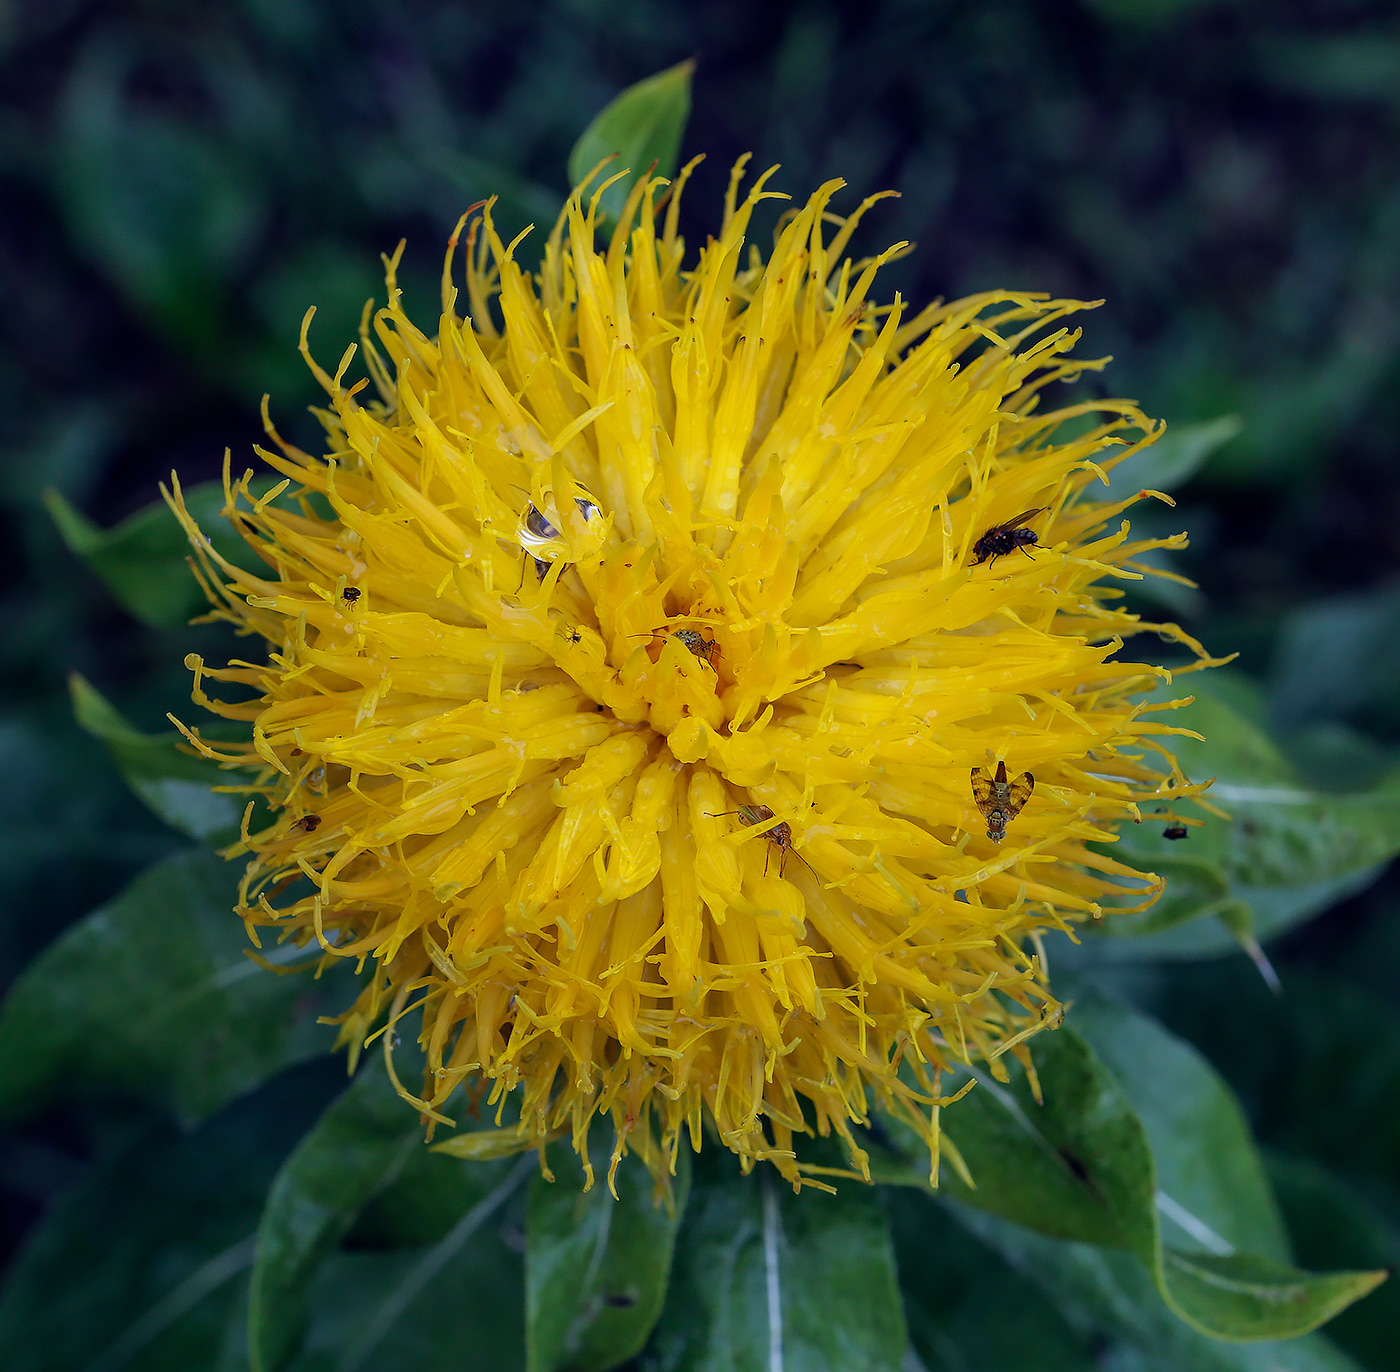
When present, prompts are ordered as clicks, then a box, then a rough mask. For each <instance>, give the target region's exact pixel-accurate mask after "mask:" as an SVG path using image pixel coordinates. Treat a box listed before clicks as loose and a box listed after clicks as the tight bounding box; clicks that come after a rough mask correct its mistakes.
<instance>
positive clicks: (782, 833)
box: [705, 805, 817, 876]
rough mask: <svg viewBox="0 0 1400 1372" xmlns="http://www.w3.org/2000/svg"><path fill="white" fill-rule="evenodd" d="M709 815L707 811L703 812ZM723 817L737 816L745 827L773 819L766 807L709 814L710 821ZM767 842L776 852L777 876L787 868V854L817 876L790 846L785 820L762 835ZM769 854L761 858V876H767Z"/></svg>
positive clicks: (790, 829) (751, 807)
mask: <svg viewBox="0 0 1400 1372" xmlns="http://www.w3.org/2000/svg"><path fill="white" fill-rule="evenodd" d="M705 813H706V814H709V813H710V812H709V811H708V810H707V811H706V812H705ZM725 815H738V816H739V823H740V824H743V825H745V826H748V825H751V824H766V823H767V822H768V821H769V820H770V819H772V818H773V812H772V810H770V809H769V808H768V807H767V806H766V805H741V806H740V807H739V808H738V809H737V810H721V811H720V812H719V814H717V815H715V814H711V815H710V818H711V819H722V818H723V817H724V816H725ZM763 837H764V838H765V839H767V840H768V843H769V846H770V849H771V848H776V849H777V850H778V875H779V876H782V875H783V874H784V871H785V869H786V867H787V859H788V854H789V853H791V854H792V855H793V856H794V857H796V859H797V860H798V861H799V862H800V863H801V864H802V865H803V866H804V867H805V868H806V869H807V870H808V871H809V872H811V874H812V875H813V876H816V875H817V871H816V868H815V867H813V866H812V864H811V863H810V862H808V861H807V859H806V858H805V857H803V856H802V854H801V853H799V852H798V851H797V849H795V848H794V847H793V846H792V826H791V825H790V824H789V823H788V822H787V821H786V820H785V819H780V820H779V821H778V822H777V823H776V824H775V825H773V826H772V828H770V829H769V830H767V832H766V833H765V834H764V835H763ZM770 855H771V853H765V854H764V856H763V875H764V876H767V875H768V859H769V856H770Z"/></svg>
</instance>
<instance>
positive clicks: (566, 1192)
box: [525, 1143, 690, 1372]
mask: <svg viewBox="0 0 1400 1372" xmlns="http://www.w3.org/2000/svg"><path fill="white" fill-rule="evenodd" d="M594 1167H595V1169H596V1171H597V1174H598V1177H599V1179H600V1180H599V1181H598V1182H597V1183H596V1184H595V1185H594V1186H593V1187H592V1189H591V1190H588V1191H585V1190H584V1189H583V1185H584V1170H583V1164H582V1162H581V1161H580V1159H579V1157H578V1155H577V1154H576V1153H575V1152H574V1150H573V1148H572V1147H570V1146H569V1145H568V1144H562V1143H561V1144H555V1145H554V1146H553V1147H552V1148H551V1150H550V1168H551V1170H552V1171H553V1172H554V1177H555V1179H554V1181H553V1182H549V1181H546V1180H545V1178H544V1177H543V1176H541V1175H537V1176H536V1177H535V1178H534V1179H533V1180H532V1182H531V1183H530V1209H529V1218H528V1220H527V1224H526V1236H527V1240H528V1247H527V1248H526V1250H525V1295H526V1317H525V1319H526V1322H525V1348H526V1366H527V1368H529V1372H556V1369H561V1370H562V1369H568V1372H607V1369H608V1368H612V1367H616V1366H618V1364H619V1363H623V1362H626V1361H627V1359H628V1358H630V1357H631V1356H632V1355H633V1354H634V1353H636V1352H638V1351H639V1350H640V1348H641V1347H642V1345H643V1344H644V1343H645V1342H646V1340H647V1335H648V1334H650V1333H651V1330H652V1326H653V1325H654V1324H655V1323H656V1319H657V1316H658V1315H659V1314H660V1313H661V1303H662V1301H663V1300H664V1298H665V1295H666V1283H667V1281H668V1279H669V1277H670V1273H671V1254H672V1250H673V1248H674V1246H675V1241H676V1228H677V1225H678V1224H679V1216H680V1213H681V1212H682V1211H683V1210H684V1208H685V1202H686V1196H687V1193H688V1191H689V1174H690V1160H689V1157H688V1155H687V1154H685V1153H684V1152H682V1153H681V1154H680V1155H679V1157H678V1159H677V1177H676V1181H675V1184H674V1186H673V1194H672V1196H670V1197H668V1198H666V1200H668V1201H669V1202H670V1204H669V1206H668V1205H667V1204H665V1203H661V1198H659V1197H657V1196H656V1194H655V1185H654V1183H653V1182H652V1179H651V1174H650V1173H649V1172H648V1171H647V1169H646V1167H645V1166H644V1165H643V1163H642V1162H641V1161H640V1159H638V1158H637V1157H636V1156H635V1155H629V1156H628V1157H625V1158H623V1159H622V1161H621V1163H619V1165H618V1169H617V1174H616V1178H615V1185H616V1188H617V1195H616V1196H613V1194H612V1193H611V1192H610V1191H609V1189H608V1186H607V1184H606V1183H605V1181H603V1180H602V1179H603V1178H606V1176H607V1168H608V1160H607V1157H606V1155H603V1156H600V1157H597V1158H595V1159H594Z"/></svg>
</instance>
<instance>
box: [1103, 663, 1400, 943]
mask: <svg viewBox="0 0 1400 1372" xmlns="http://www.w3.org/2000/svg"><path fill="white" fill-rule="evenodd" d="M1214 675H1216V674H1211V676H1214ZM1220 675H1221V676H1222V677H1223V678H1224V679H1223V680H1222V681H1220V682H1215V681H1212V680H1211V678H1210V677H1209V676H1208V677H1205V678H1200V679H1199V680H1200V684H1201V687H1202V688H1203V691H1204V692H1208V693H1203V694H1201V695H1199V696H1198V697H1197V698H1196V699H1195V700H1194V701H1193V702H1192V703H1191V704H1190V705H1187V706H1185V707H1183V708H1182V709H1179V710H1173V711H1171V712H1170V713H1169V714H1167V715H1165V716H1163V718H1165V719H1166V721H1167V722H1169V723H1171V724H1172V725H1174V726H1177V727H1181V728H1186V729H1193V730H1195V731H1196V732H1198V733H1200V734H1202V735H1203V736H1204V741H1203V742H1202V741H1200V740H1197V739H1191V738H1173V739H1170V740H1169V742H1170V746H1171V747H1172V749H1173V751H1174V752H1175V754H1176V757H1177V760H1178V762H1179V763H1180V764H1181V767H1182V770H1183V771H1184V772H1185V773H1186V775H1187V776H1188V777H1189V778H1190V779H1191V780H1193V781H1207V780H1210V779H1211V778H1212V777H1213V778H1215V785H1214V786H1213V787H1212V788H1211V790H1210V792H1209V799H1210V800H1211V801H1212V802H1213V803H1214V804H1216V805H1218V806H1220V807H1221V808H1223V809H1224V810H1226V811H1228V813H1229V815H1230V818H1229V819H1221V818H1219V817H1216V816H1213V815H1207V816H1205V817H1204V820H1205V822H1204V824H1203V825H1202V826H1200V827H1193V828H1192V829H1191V830H1190V833H1189V836H1188V837H1187V838H1186V839H1184V840H1176V841H1173V840H1168V839H1167V838H1166V837H1165V832H1164V827H1163V825H1162V824H1161V823H1160V822H1154V821H1153V819H1152V817H1151V815H1148V816H1147V817H1145V818H1144V820H1143V823H1141V824H1139V825H1132V826H1128V825H1125V826H1123V828H1122V829H1121V830H1120V837H1119V841H1118V842H1117V843H1116V844H1112V845H1109V847H1108V849H1107V851H1109V852H1111V853H1112V854H1113V856H1114V857H1117V858H1119V859H1121V860H1122V861H1124V862H1127V863H1130V864H1131V865H1132V866H1134V867H1137V868H1138V869H1139V870H1141V871H1153V870H1157V869H1158V868H1159V867H1160V868H1161V870H1162V874H1163V875H1165V876H1166V877H1167V878H1168V884H1167V892H1166V896H1165V897H1164V906H1163V909H1162V912H1161V914H1160V915H1156V916H1154V915H1153V914H1152V913H1150V912H1149V913H1147V914H1146V915H1144V916H1136V917H1130V918H1126V919H1122V920H1118V919H1107V920H1104V921H1103V922H1102V924H1101V925H1099V926H1095V927H1094V929H1093V930H1092V935H1093V937H1092V938H1091V939H1088V940H1086V946H1087V947H1088V948H1089V950H1090V952H1091V954H1100V953H1103V952H1105V949H1106V947H1108V948H1111V949H1112V951H1111V953H1109V956H1112V957H1116V958H1131V959H1141V958H1151V957H1181V956H1202V955H1209V954H1214V953H1221V952H1225V951H1228V950H1230V949H1231V948H1233V947H1234V946H1236V938H1235V935H1234V934H1233V933H1232V932H1231V930H1230V928H1229V927H1228V924H1227V923H1225V922H1221V921H1217V920H1202V919H1200V918H1199V917H1200V916H1203V915H1207V914H1219V913H1228V907H1231V906H1237V907H1242V908H1244V909H1247V910H1248V911H1249V913H1250V920H1251V922H1252V925H1253V929H1254V935H1255V937H1257V938H1261V939H1262V938H1265V937H1268V936H1271V935H1274V934H1277V933H1280V932H1282V931H1283V930H1284V929H1287V928H1289V927H1291V926H1292V925H1294V924H1297V923H1299V922H1301V921H1302V920H1305V919H1307V918H1309V917H1310V916H1311V915H1314V914H1317V913H1318V912H1320V911H1321V910H1324V909H1326V908H1328V906H1329V905H1331V904H1332V903H1334V902H1335V901H1336V900H1338V899H1340V898H1341V897H1342V896H1344V895H1349V894H1351V893H1352V892H1354V891H1356V890H1359V889H1362V888H1364V887H1365V886H1366V885H1367V884H1369V882H1370V881H1371V880H1373V879H1374V877H1375V875H1376V873H1377V872H1378V870H1379V867H1380V865H1381V864H1383V863H1385V862H1387V861H1389V860H1390V859H1391V858H1392V857H1394V856H1395V855H1396V854H1397V853H1400V781H1397V780H1396V779H1391V780H1389V781H1387V782H1385V783H1383V784H1382V785H1380V786H1379V787H1376V788H1374V789H1372V790H1370V791H1365V792H1361V793H1354V794H1342V795H1339V794H1336V793H1334V792H1330V791H1321V790H1317V789H1314V788H1312V787H1310V786H1308V785H1307V784H1306V783H1305V782H1304V781H1303V780H1302V779H1301V778H1300V777H1299V776H1298V773H1297V772H1296V770H1295V769H1294V768H1293V767H1292V765H1291V764H1290V763H1289V762H1288V761H1287V760H1286V759H1285V758H1284V757H1283V756H1282V755H1281V754H1280V752H1279V750H1278V748H1277V747H1276V746H1275V745H1274V743H1273V741H1272V740H1271V739H1270V738H1269V737H1268V735H1267V734H1265V733H1264V732H1263V730H1261V729H1260V728H1258V727H1257V726H1256V725H1254V724H1253V723H1251V722H1250V720H1248V719H1247V718H1245V716H1244V715H1242V714H1241V713H1240V712H1239V710H1238V709H1236V708H1234V706H1232V705H1231V704H1230V703H1227V701H1226V700H1225V699H1222V698H1219V695H1218V694H1217V693H1220V694H1224V691H1225V690H1229V687H1230V681H1229V677H1228V674H1220ZM1194 680H1196V679H1193V681H1194ZM1222 688H1223V689H1222ZM1180 690H1181V688H1180V687H1179V686H1178V687H1167V688H1164V689H1163V690H1161V691H1159V692H1158V698H1160V699H1170V698H1171V697H1172V696H1173V695H1179V694H1180ZM1184 808H1185V809H1186V810H1187V811H1188V812H1189V811H1190V809H1191V808H1192V807H1190V806H1186V807H1184ZM1183 864H1184V865H1183ZM1143 935H1145V937H1143ZM1125 936H1131V937H1125ZM1120 939H1121V941H1119V940H1120ZM1115 945H1116V946H1115Z"/></svg>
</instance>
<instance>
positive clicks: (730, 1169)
mask: <svg viewBox="0 0 1400 1372" xmlns="http://www.w3.org/2000/svg"><path fill="white" fill-rule="evenodd" d="M905 1351H906V1338H905V1329H904V1316H903V1311H902V1308H901V1305H900V1299H899V1291H898V1287H897V1284H896V1279H895V1270H894V1255H893V1250H892V1248H891V1245H890V1235H889V1225H888V1222H887V1220H886V1218H885V1212H884V1208H883V1206H882V1204H881V1201H880V1196H879V1193H878V1192H877V1191H876V1190H875V1189H874V1188H873V1187H869V1186H865V1185H863V1184H862V1183H860V1182H858V1181H843V1182H841V1183H840V1190H839V1191H838V1192H837V1194H836V1195H824V1194H822V1193H821V1192H816V1191H812V1190H810V1189H804V1190H803V1192H802V1193H801V1194H800V1195H793V1193H792V1191H791V1189H790V1188H789V1187H788V1186H787V1185H786V1183H784V1182H783V1181H782V1180H781V1179H780V1178H779V1177H778V1175H777V1174H776V1173H775V1172H773V1171H772V1170H771V1169H770V1168H768V1167H766V1166H760V1167H758V1168H755V1170H754V1171H753V1172H752V1173H751V1174H750V1175H749V1176H747V1177H745V1176H741V1175H740V1174H739V1169H738V1165H737V1163H736V1162H735V1160H734V1159H733V1158H732V1157H729V1156H728V1155H725V1154H722V1153H721V1150H719V1149H715V1148H706V1149H705V1151H704V1152H702V1153H701V1155H700V1158H699V1160H698V1161H697V1162H696V1164H695V1174H694V1180H693V1182H692V1186H691V1193H690V1204H689V1205H688V1206H687V1208H686V1213H685V1217H684V1220H683V1222H682V1225H681V1232H680V1234H679V1236H678V1238H677V1240H676V1262H675V1269H674V1272H673V1274H672V1278H671V1287H670V1291H669V1292H668V1293H667V1297H666V1305H665V1308H664V1309H663V1311H662V1315H661V1320H660V1322H659V1323H658V1325H657V1328H656V1333H655V1334H654V1335H653V1337H652V1340H651V1343H650V1345H649V1346H648V1349H647V1352H646V1353H645V1354H644V1355H643V1360H642V1366H643V1367H644V1368H645V1369H647V1372H735V1369H740V1368H745V1369H747V1368H775V1367H779V1366H781V1367H782V1368H783V1372H831V1369H834V1368H860V1369H862V1372H898V1369H900V1368H901V1367H902V1366H903V1360H904V1356H905Z"/></svg>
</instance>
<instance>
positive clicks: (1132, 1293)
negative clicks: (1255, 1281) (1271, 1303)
mask: <svg viewBox="0 0 1400 1372" xmlns="http://www.w3.org/2000/svg"><path fill="white" fill-rule="evenodd" d="M952 1208H953V1210H954V1213H955V1214H956V1217H957V1219H958V1221H959V1223H961V1224H963V1225H964V1226H966V1227H967V1228H968V1229H969V1230H970V1231H971V1232H972V1233H973V1234H975V1235H976V1236H977V1237H978V1238H979V1239H981V1240H982V1241H983V1242H984V1243H986V1244H987V1245H988V1246H989V1247H991V1248H993V1249H995V1250H996V1251H997V1252H998V1253H1000V1254H1001V1256H1002V1257H1003V1258H1004V1259H1005V1260H1006V1261H1007V1262H1008V1263H1010V1264H1011V1266H1012V1267H1014V1268H1015V1269H1016V1270H1017V1271H1018V1272H1022V1273H1024V1274H1025V1275H1026V1276H1027V1277H1029V1278H1030V1279H1031V1280H1032V1281H1034V1282H1036V1283H1037V1284H1038V1285H1039V1286H1041V1287H1042V1288H1044V1290H1045V1291H1046V1293H1047V1294H1048V1295H1049V1296H1050V1298H1051V1299H1052V1300H1053V1301H1054V1303H1055V1305H1056V1307H1057V1308H1058V1309H1059V1310H1060V1311H1061V1312H1063V1314H1064V1315H1065V1316H1066V1318H1068V1319H1069V1320H1070V1321H1071V1322H1072V1323H1073V1324H1074V1325H1075V1326H1076V1327H1077V1328H1090V1329H1095V1328H1096V1329H1099V1330H1102V1331H1104V1332H1105V1333H1106V1334H1109V1335H1110V1336H1112V1337H1114V1338H1118V1339H1122V1340H1124V1341H1125V1342H1127V1343H1129V1344H1131V1345H1132V1346H1134V1347H1135V1348H1136V1349H1138V1350H1140V1352H1141V1354H1142V1355H1143V1358H1144V1362H1145V1365H1146V1366H1147V1367H1148V1368H1151V1369H1152V1372H1359V1369H1358V1368H1357V1365H1356V1364H1355V1363H1354V1362H1353V1361H1352V1360H1351V1359H1350V1358H1348V1357H1347V1356H1346V1355H1345V1354H1344V1353H1341V1352H1340V1351H1339V1350H1338V1349H1337V1348H1335V1347H1334V1346H1333V1345H1332V1344H1331V1343H1330V1342H1329V1341H1328V1340H1327V1339H1325V1338H1323V1337H1322V1336H1321V1335H1318V1334H1306V1335H1304V1336H1302V1337H1301V1338H1296V1339H1291V1340H1289V1341H1287V1342H1276V1341H1273V1340H1270V1341H1267V1342H1263V1341H1261V1342H1257V1343H1234V1342H1224V1341H1221V1340H1218V1339H1214V1338H1211V1337H1209V1336H1208V1335H1206V1334H1203V1333H1201V1332H1200V1331H1199V1330H1197V1329H1194V1328H1192V1326H1191V1325H1189V1324H1186V1323H1185V1322H1184V1321H1182V1320H1180V1319H1177V1318H1176V1317H1175V1316H1174V1314H1173V1313H1172V1311H1171V1310H1170V1309H1169V1308H1168V1307H1167V1306H1166V1305H1165V1304H1163V1302H1162V1301H1161V1300H1159V1299H1158V1294H1157V1291H1156V1290H1155V1289H1154V1284H1153V1280H1152V1277H1151V1274H1150V1273H1149V1272H1148V1270H1147V1269H1146V1268H1145V1267H1143V1266H1142V1264H1141V1263H1139V1262H1137V1261H1136V1260H1135V1259H1134V1258H1132V1257H1131V1256H1130V1255H1129V1254H1127V1253H1123V1252H1117V1251H1115V1250H1113V1249H1111V1248H1100V1247H1096V1246H1094V1245H1092V1244H1087V1243H1066V1242H1063V1241H1060V1240H1057V1239H1051V1238H1047V1237H1046V1236H1045V1235H1043V1234H1036V1233H1034V1232H1032V1231H1031V1230H1029V1229H1024V1228H1022V1227H1021V1226H1020V1225H1017V1224H1011V1223H1009V1222H1008V1221H1006V1220H1002V1219H998V1218H997V1217H996V1216H994V1215H990V1214H987V1213H986V1212H985V1211H978V1210H974V1209H971V1208H970V1207H967V1206H963V1205H956V1206H953V1207H952ZM1128 1365H1129V1366H1132V1365H1133V1364H1131V1363H1129V1364H1128ZM1140 1365H1141V1364H1140Z"/></svg>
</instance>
